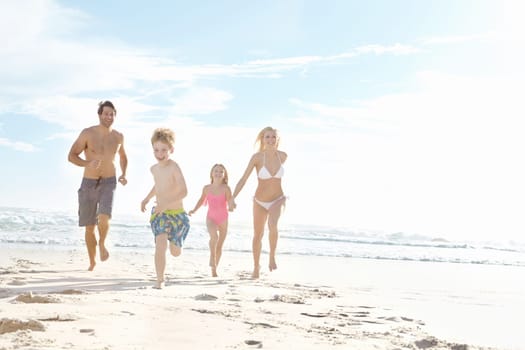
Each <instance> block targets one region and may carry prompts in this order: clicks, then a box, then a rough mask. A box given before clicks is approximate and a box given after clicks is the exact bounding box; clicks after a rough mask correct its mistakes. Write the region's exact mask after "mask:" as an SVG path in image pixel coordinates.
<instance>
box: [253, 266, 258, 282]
mask: <svg viewBox="0 0 525 350" xmlns="http://www.w3.org/2000/svg"><path fill="white" fill-rule="evenodd" d="M252 278H253V279H257V278H259V266H257V267H254V269H253V272H252Z"/></svg>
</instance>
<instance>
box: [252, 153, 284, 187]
mask: <svg viewBox="0 0 525 350" xmlns="http://www.w3.org/2000/svg"><path fill="white" fill-rule="evenodd" d="M263 157H264V158H263V166H262V167H261V169H259V173H258V174H257V177H259V179H261V180H268V179H272V178H275V179H280V178H281V177H283V175H284V168H283V163H282V162H281V157H279V152H277V158H279V163H280V167H279V170H277V172H276V173H275V175H272V174H270V171H269V170H268V168H266V153H263Z"/></svg>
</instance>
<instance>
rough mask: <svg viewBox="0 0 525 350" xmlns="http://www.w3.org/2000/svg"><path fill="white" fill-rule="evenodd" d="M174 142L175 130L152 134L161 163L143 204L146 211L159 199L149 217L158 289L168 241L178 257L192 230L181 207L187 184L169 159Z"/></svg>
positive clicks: (156, 168)
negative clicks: (151, 203) (150, 202)
mask: <svg viewBox="0 0 525 350" xmlns="http://www.w3.org/2000/svg"><path fill="white" fill-rule="evenodd" d="M174 143H175V134H174V132H173V131H172V130H170V129H164V128H159V129H156V130H155V131H154V132H153V136H152V137H151V145H152V146H153V153H154V156H155V158H156V159H157V162H158V163H157V164H155V165H153V166H152V167H151V169H150V170H151V173H152V174H153V180H154V182H155V184H154V185H153V188H152V189H151V191H150V192H149V193H148V195H147V196H146V198H144V200H143V201H142V203H141V210H142V212H145V211H146V205H147V204H148V202H149V201H150V199H151V198H153V196H155V197H156V199H157V205H156V206H154V207H153V208H152V210H151V217H150V224H151V229H152V231H153V234H154V236H155V270H156V273H157V281H156V282H155V285H154V288H157V289H161V288H162V287H163V286H164V270H165V268H166V250H167V247H168V241H170V244H169V246H170V252H171V255H173V256H179V255H180V254H181V252H182V244H183V243H184V240H185V239H186V236H187V235H188V231H189V229H190V223H189V219H188V215H187V214H186V212H185V211H184V209H183V205H182V199H183V198H184V197H186V195H187V193H188V191H187V188H186V182H185V181H184V176H183V175H182V171H181V169H180V168H179V165H178V164H177V163H176V162H175V161H173V160H172V159H170V155H171V153H173V148H174V147H173V145H174Z"/></svg>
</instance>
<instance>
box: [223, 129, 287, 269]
mask: <svg viewBox="0 0 525 350" xmlns="http://www.w3.org/2000/svg"><path fill="white" fill-rule="evenodd" d="M255 143H256V144H258V145H259V151H258V152H257V153H255V154H254V155H253V156H252V157H251V159H250V162H249V163H248V166H247V167H246V170H245V171H244V175H243V176H242V178H241V179H240V180H239V182H238V183H237V186H235V190H234V191H233V195H232V198H231V201H232V203H231V205H230V208H235V198H236V197H237V195H238V194H239V192H240V191H241V190H242V188H243V187H244V184H245V183H246V180H247V179H248V177H249V176H250V174H251V173H252V171H253V169H254V168H255V170H256V171H257V180H258V183H257V189H256V190H255V196H254V197H253V242H252V250H253V273H252V277H253V278H259V260H260V257H261V248H262V237H263V235H264V225H265V223H266V222H268V230H269V239H270V262H269V268H270V271H273V270H275V269H277V264H276V263H275V250H276V248H277V238H278V229H277V224H278V222H279V217H280V216H281V209H282V207H283V206H284V204H285V201H286V197H285V196H284V194H283V189H282V187H281V179H282V177H283V175H284V168H283V164H284V162H285V161H286V158H287V157H288V156H287V155H286V153H285V152H283V151H280V150H278V147H279V136H278V134H277V130H276V129H274V128H272V127H269V126H268V127H266V128H264V129H262V130H261V131H260V132H259V134H258V135H257V139H256V141H255Z"/></svg>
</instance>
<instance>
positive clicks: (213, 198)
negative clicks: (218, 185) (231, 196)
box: [205, 193, 228, 225]
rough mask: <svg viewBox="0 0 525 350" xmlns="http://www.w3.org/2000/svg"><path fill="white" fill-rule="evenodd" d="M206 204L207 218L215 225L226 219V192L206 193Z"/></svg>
mask: <svg viewBox="0 0 525 350" xmlns="http://www.w3.org/2000/svg"><path fill="white" fill-rule="evenodd" d="M205 203H207V204H208V214H207V215H206V218H207V219H210V220H211V221H213V223H215V224H216V225H220V224H222V223H223V222H225V221H226V220H228V209H227V207H226V194H219V195H215V194H213V193H208V195H207V196H206V202H205Z"/></svg>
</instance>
